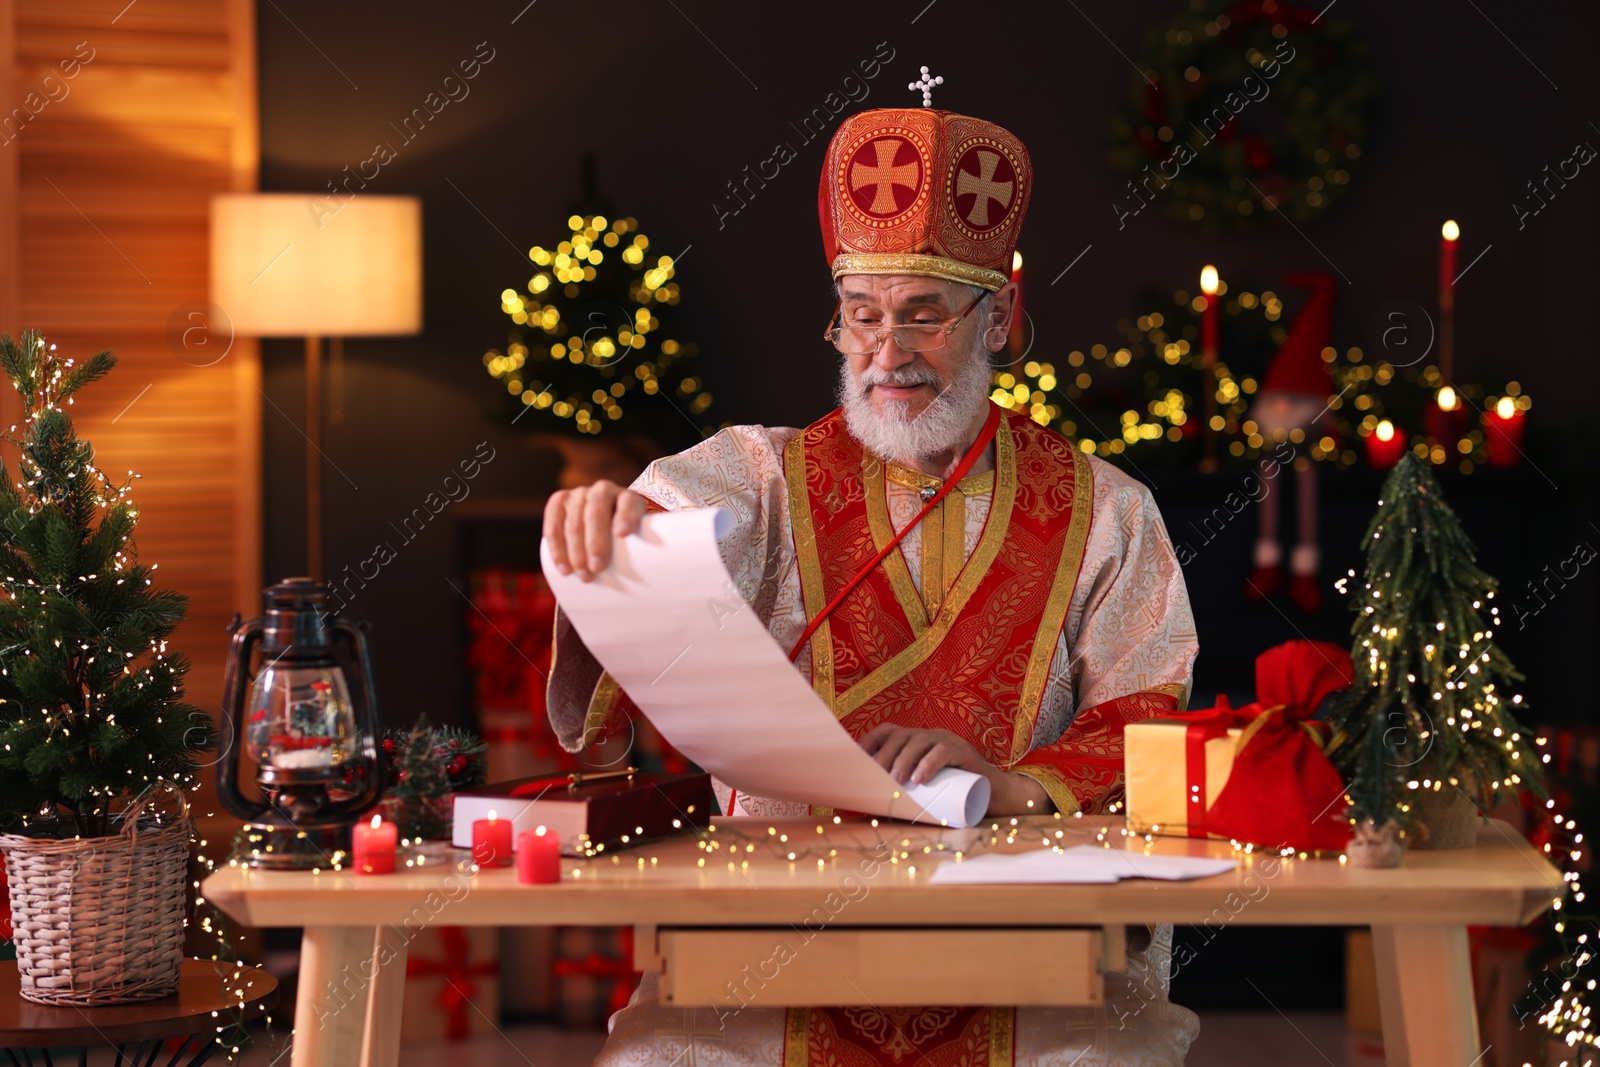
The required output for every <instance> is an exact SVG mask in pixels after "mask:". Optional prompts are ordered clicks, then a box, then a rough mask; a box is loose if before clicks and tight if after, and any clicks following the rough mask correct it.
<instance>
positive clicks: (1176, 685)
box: [1143, 682, 1189, 711]
mask: <svg viewBox="0 0 1600 1067" xmlns="http://www.w3.org/2000/svg"><path fill="white" fill-rule="evenodd" d="M1143 691H1144V692H1147V693H1162V694H1164V695H1166V696H1169V697H1172V698H1173V699H1175V700H1176V701H1177V702H1178V706H1177V707H1176V708H1174V709H1173V710H1174V711H1187V710H1188V708H1189V687H1188V686H1186V685H1184V684H1183V683H1182V682H1164V683H1162V684H1161V685H1152V686H1150V687H1149V688H1148V689H1146V690H1143Z"/></svg>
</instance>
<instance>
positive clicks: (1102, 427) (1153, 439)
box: [990, 279, 1533, 474]
mask: <svg viewBox="0 0 1600 1067" xmlns="http://www.w3.org/2000/svg"><path fill="white" fill-rule="evenodd" d="M1225 296H1226V297H1227V299H1226V300H1225V301H1224V302H1223V303H1222V304H1221V308H1222V313H1223V315H1224V317H1225V318H1227V319H1229V320H1235V321H1237V322H1238V323H1239V326H1238V328H1237V330H1236V332H1237V333H1240V334H1242V335H1243V336H1245V337H1247V338H1253V340H1250V341H1248V342H1246V344H1247V345H1248V347H1249V348H1251V349H1253V350H1257V351H1261V350H1265V349H1269V348H1270V349H1273V350H1275V349H1276V348H1277V347H1278V346H1281V345H1282V344H1283V343H1284V341H1285V340H1286V339H1287V338H1288V327H1287V326H1286V325H1285V324H1284V323H1283V322H1282V321H1281V320H1282V319H1283V317H1284V315H1285V308H1284V302H1283V299H1282V298H1281V297H1280V296H1279V295H1278V294H1277V293H1276V292H1274V291H1273V290H1271V289H1267V290H1263V291H1261V292H1251V291H1241V292H1239V293H1237V294H1233V295H1230V294H1229V291H1228V285H1227V282H1226V281H1224V280H1221V279H1218V281H1217V294H1216V297H1225ZM1206 299H1207V298H1206V297H1205V295H1204V294H1191V293H1189V292H1187V291H1185V290H1179V291H1177V292H1175V293H1174V294H1173V297H1172V301H1173V303H1172V306H1171V307H1170V308H1169V309H1168V310H1166V311H1160V310H1157V311H1151V312H1149V313H1147V314H1143V315H1139V316H1137V317H1136V318H1135V319H1133V320H1126V319H1124V320H1122V321H1120V322H1118V323H1117V334H1118V339H1117V341H1116V342H1115V343H1113V344H1095V345H1091V346H1089V347H1088V348H1085V349H1082V350H1079V349H1072V350H1069V351H1068V353H1067V355H1066V357H1065V358H1064V359H1060V358H1058V359H1056V360H1053V361H1046V360H1037V359H1030V360H1028V361H1027V362H1026V363H1024V364H1023V365H1022V366H1021V367H1011V368H1001V369H998V370H996V371H995V373H994V377H993V382H992V388H991V392H990V399H991V400H993V401H994V402H995V403H997V404H999V405H1000V406H1001V407H1004V408H1006V409H1008V410H1017V411H1021V412H1023V413H1025V414H1027V415H1028V416H1029V417H1030V418H1032V419H1033V420H1034V421H1035V422H1037V423H1039V424H1041V425H1044V426H1051V427H1054V428H1055V429H1056V430H1057V431H1059V432H1060V433H1061V434H1062V435H1063V436H1065V437H1067V438H1068V439H1069V440H1072V441H1074V442H1075V443H1076V444H1077V445H1078V447H1079V448H1080V449H1081V450H1082V451H1084V452H1087V453H1091V454H1094V455H1097V456H1100V457H1101V458H1106V457H1110V456H1115V455H1121V454H1123V453H1130V454H1132V455H1139V454H1141V453H1142V452H1143V451H1145V450H1154V449H1157V448H1160V447H1162V446H1164V445H1165V446H1171V445H1174V444H1177V443H1179V442H1181V441H1183V440H1185V439H1186V438H1189V437H1192V436H1197V435H1198V434H1200V433H1201V432H1202V430H1203V429H1204V427H1203V426H1201V424H1200V420H1201V419H1202V417H1203V416H1202V411H1203V409H1204V407H1205V405H1204V397H1203V396H1202V395H1201V390H1202V388H1203V382H1204V381H1205V376H1204V369H1205V368H1204V360H1203V355H1204V354H1203V352H1202V350H1201V347H1202V346H1201V344H1200V332H1201V331H1200V315H1201V313H1202V311H1203V309H1204V308H1205V306H1206ZM1223 354H1224V355H1227V354H1229V353H1228V352H1224V353H1223ZM1322 359H1323V361H1324V363H1326V364H1327V366H1328V370H1329V373H1330V388H1329V390H1328V395H1329V398H1330V399H1329V404H1328V411H1327V413H1326V417H1327V419H1329V420H1330V421H1331V426H1330V427H1327V428H1326V429H1325V430H1318V431H1313V432H1311V433H1308V432H1307V431H1305V430H1300V429H1293V430H1290V431H1288V432H1286V433H1278V434H1274V433H1272V432H1269V431H1266V430H1264V428H1263V427H1261V426H1259V425H1257V424H1256V423H1255V422H1254V421H1252V420H1251V419H1250V417H1249V415H1250V407H1251V404H1252V403H1253V401H1254V399H1255V397H1256V396H1257V395H1258V393H1259V391H1260V388H1261V382H1260V379H1259V378H1258V377H1257V376H1256V375H1254V374H1251V373H1247V372H1243V371H1239V370H1236V369H1235V368H1233V367H1231V366H1230V365H1229V364H1228V363H1227V361H1226V360H1223V359H1219V360H1218V361H1217V362H1216V363H1215V364H1214V368H1215V372H1216V378H1215V381H1216V386H1215V388H1216V397H1215V399H1216V409H1215V410H1216V413H1215V414H1214V415H1213V416H1212V417H1211V418H1212V428H1213V429H1214V430H1215V431H1216V432H1217V433H1218V434H1219V435H1220V436H1221V437H1222V439H1224V440H1227V441H1228V444H1227V451H1228V454H1229V455H1231V456H1233V457H1235V458H1237V459H1242V460H1253V459H1255V458H1256V457H1257V456H1259V455H1261V454H1262V453H1265V452H1271V451H1272V450H1274V449H1276V448H1277V447H1279V446H1280V445H1282V444H1283V443H1284V442H1288V443H1289V444H1291V445H1293V446H1295V452H1296V455H1297V456H1300V455H1303V456H1306V457H1308V458H1310V459H1312V460H1315V461H1317V462H1321V463H1330V464H1332V465H1334V466H1338V467H1349V466H1353V465H1355V464H1357V463H1358V462H1360V461H1361V455H1360V451H1361V449H1360V447H1359V446H1360V443H1361V442H1364V441H1365V440H1366V439H1367V438H1369V437H1371V436H1372V435H1374V434H1376V433H1378V431H1379V428H1380V426H1382V424H1383V423H1384V422H1385V421H1388V420H1386V419H1385V414H1386V400H1387V401H1390V402H1391V403H1393V406H1394V407H1395V408H1397V409H1399V410H1402V411H1404V410H1410V409H1411V408H1413V407H1420V406H1421V403H1420V402H1421V400H1425V399H1430V398H1433V397H1435V396H1436V395H1437V393H1438V391H1439V390H1440V389H1441V388H1442V387H1443V385H1444V380H1443V377H1442V375H1441V373H1440V371H1439V368H1438V367H1437V366H1434V365H1431V364H1430V365H1427V366H1422V367H1396V366H1394V365H1393V364H1391V363H1389V362H1387V361H1386V360H1383V359H1381V358H1377V359H1374V358H1369V357H1368V354H1367V353H1366V352H1364V351H1363V350H1362V349H1361V348H1359V347H1351V348H1346V349H1345V350H1344V351H1343V352H1340V351H1339V350H1338V349H1336V348H1333V347H1331V346H1330V347H1326V348H1324V349H1323V350H1322ZM1174 371H1178V372H1183V373H1178V374H1176V375H1175V374H1174ZM1097 386H1099V387H1100V388H1097ZM1141 391H1142V393H1143V400H1142V401H1139V402H1131V401H1128V400H1126V399H1121V398H1125V397H1129V396H1134V395H1139V394H1140V392H1141ZM1407 391H1410V392H1413V393H1416V394H1418V395H1417V396H1409V395H1406V393H1407ZM1451 395H1452V399H1453V403H1454V404H1455V405H1457V406H1466V407H1467V408H1468V409H1469V410H1477V411H1482V412H1491V411H1493V412H1496V413H1497V414H1498V416H1499V418H1500V419H1501V420H1502V421H1505V420H1510V419H1512V418H1513V417H1514V416H1516V415H1518V414H1526V413H1527V411H1528V410H1529V409H1530V408H1531V407H1532V403H1533V402H1532V400H1531V399H1529V397H1528V396H1527V395H1526V394H1525V393H1524V392H1523V389H1522V386H1521V384H1520V383H1519V382H1516V381H1511V382H1507V383H1506V385H1505V386H1504V387H1503V388H1502V390H1501V391H1500V392H1499V393H1496V392H1494V391H1492V390H1490V389H1488V388H1487V387H1485V386H1482V385H1474V384H1464V383H1462V382H1459V381H1457V382H1455V383H1453V385H1452V394H1451ZM1102 396H1103V397H1105V398H1108V399H1109V398H1112V397H1115V398H1119V401H1120V402H1119V403H1118V404H1115V405H1113V406H1112V407H1110V408H1104V407H1102V406H1101V404H1100V403H1098V401H1100V400H1101V398H1102ZM1393 417H1396V416H1391V418H1393ZM1388 433H1389V435H1390V436H1392V435H1393V433H1394V423H1393V422H1390V429H1389V431H1388ZM1385 440H1387V438H1385ZM1410 440H1411V441H1412V442H1413V443H1412V445H1411V449H1412V451H1414V452H1415V453H1416V454H1417V455H1418V456H1420V457H1421V458H1423V459H1425V460H1427V461H1428V462H1430V463H1432V464H1433V465H1434V466H1445V465H1454V466H1455V467H1456V468H1457V469H1458V470H1459V471H1461V473H1463V474H1471V473H1472V472H1473V471H1475V470H1477V469H1478V468H1479V467H1482V466H1483V465H1484V464H1485V462H1487V454H1488V447H1489V445H1488V441H1487V439H1486V437H1485V433H1484V430H1483V429H1481V428H1478V427H1470V428H1467V429H1464V430H1462V431H1461V432H1460V434H1459V436H1453V437H1452V438H1451V439H1449V440H1440V439H1436V438H1433V437H1430V436H1427V434H1425V433H1423V434H1416V435H1413V436H1412V437H1411V438H1410Z"/></svg>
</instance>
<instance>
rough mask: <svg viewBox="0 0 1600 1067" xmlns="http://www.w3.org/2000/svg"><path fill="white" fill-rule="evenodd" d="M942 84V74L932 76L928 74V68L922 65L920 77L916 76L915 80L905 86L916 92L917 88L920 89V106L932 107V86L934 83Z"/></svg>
mask: <svg viewBox="0 0 1600 1067" xmlns="http://www.w3.org/2000/svg"><path fill="white" fill-rule="evenodd" d="M943 84H944V77H943V75H941V76H939V77H937V78H935V77H932V76H930V75H929V74H928V68H927V67H923V68H922V77H920V78H918V79H917V80H916V81H914V82H912V83H911V84H910V85H907V86H906V88H907V89H910V90H911V91H912V92H916V91H917V90H919V89H920V90H922V106H923V107H932V106H933V87H934V86H935V85H943Z"/></svg>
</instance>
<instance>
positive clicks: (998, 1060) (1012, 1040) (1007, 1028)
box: [989, 1007, 1017, 1067]
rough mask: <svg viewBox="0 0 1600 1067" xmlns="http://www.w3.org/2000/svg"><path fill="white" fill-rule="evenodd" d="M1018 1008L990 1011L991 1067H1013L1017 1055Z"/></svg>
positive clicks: (997, 1008)
mask: <svg viewBox="0 0 1600 1067" xmlns="http://www.w3.org/2000/svg"><path fill="white" fill-rule="evenodd" d="M1016 1030H1017V1009H1016V1008H1000V1007H995V1008H990V1009H989V1067H1011V1064H1012V1061H1013V1058H1014V1056H1015V1054H1016Z"/></svg>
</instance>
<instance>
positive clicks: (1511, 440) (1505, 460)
mask: <svg viewBox="0 0 1600 1067" xmlns="http://www.w3.org/2000/svg"><path fill="white" fill-rule="evenodd" d="M1523 421H1524V417H1523V414H1522V410H1521V409H1520V408H1519V407H1517V402H1516V401H1515V400H1514V399H1512V398H1511V397H1509V396H1503V397H1501V398H1500V400H1499V402H1498V403H1497V404H1495V406H1494V407H1493V408H1491V409H1490V410H1489V411H1488V412H1486V413H1485V414H1484V416H1483V443H1484V446H1485V448H1486V449H1487V452H1488V455H1487V457H1486V458H1487V459H1488V463H1489V466H1491V467H1515V466H1516V465H1517V464H1518V463H1520V462H1522V424H1523Z"/></svg>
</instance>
